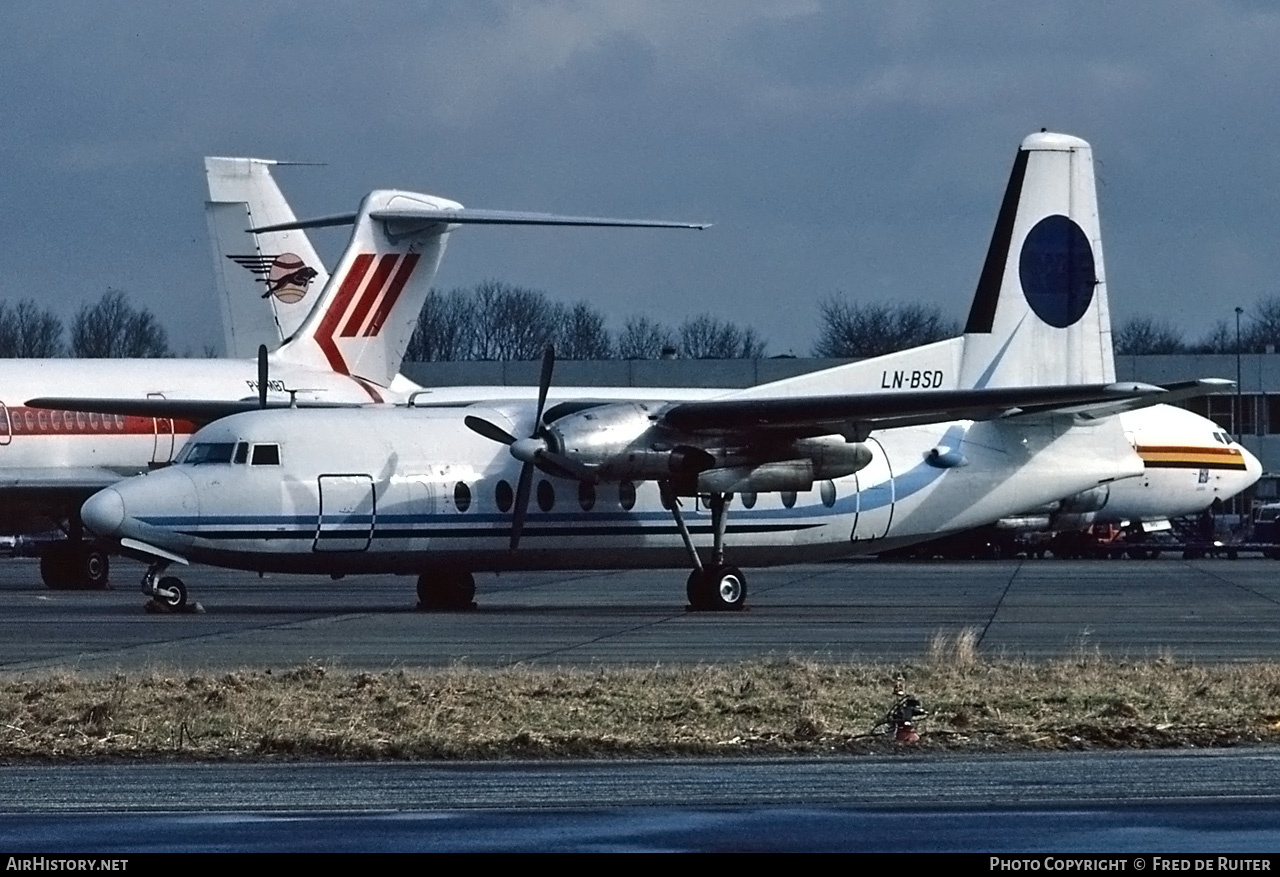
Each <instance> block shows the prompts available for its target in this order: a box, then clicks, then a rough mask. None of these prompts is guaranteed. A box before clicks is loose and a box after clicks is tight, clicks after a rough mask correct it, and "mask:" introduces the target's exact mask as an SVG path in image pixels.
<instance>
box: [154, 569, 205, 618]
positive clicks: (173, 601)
mask: <svg viewBox="0 0 1280 877" xmlns="http://www.w3.org/2000/svg"><path fill="white" fill-rule="evenodd" d="M168 566H169V563H168V561H157V562H156V563H153V564H152V565H151V566H150V568H148V569H147V572H146V575H144V576H143V577H142V593H144V594H146V595H147V596H148V597H150V598H151V602H150V603H148V604H147V606H146V609H147V611H148V612H199V611H201V608H200V604H199V603H189V602H188V599H189V595H188V593H187V586H186V584H184V583H183V581H182V579H180V578H178V577H177V576H161V575H160V574H161V573H162V572H164V571H165V569H166V568H167V567H168Z"/></svg>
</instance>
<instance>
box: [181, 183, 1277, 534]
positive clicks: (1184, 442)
mask: <svg viewBox="0 0 1280 877" xmlns="http://www.w3.org/2000/svg"><path fill="white" fill-rule="evenodd" d="M288 164H298V163H296V162H275V161H269V160H264V159H255V158H206V159H205V170H206V173H207V176H208V184H209V201H208V202H207V203H206V212H207V215H208V218H209V231H210V241H211V245H212V250H213V259H214V265H215V274H216V276H217V280H218V290H219V298H220V301H222V302H223V314H224V326H225V328H226V339H227V347H228V350H233V349H234V350H243V351H245V353H244V354H243V355H249V354H250V353H251V352H252V351H254V350H256V349H257V347H258V345H261V344H265V345H267V346H268V347H271V348H274V347H276V346H278V345H279V344H280V343H282V342H283V341H284V340H286V339H287V338H289V336H290V335H292V334H293V332H294V331H295V330H296V328H297V326H299V325H300V324H301V322H302V321H303V319H305V317H306V316H307V314H308V313H309V312H310V309H311V308H312V306H313V305H314V300H312V299H307V298H305V297H302V298H299V297H296V296H293V297H290V296H286V297H285V299H281V298H280V297H279V296H274V295H264V292H265V290H264V286H265V285H266V284H267V280H266V279H264V278H262V277H259V276H255V275H254V274H253V273H251V272H250V271H246V270H244V269H243V268H242V267H238V266H243V265H246V264H248V263H249V261H250V260H251V259H257V260H259V263H260V264H266V263H267V262H269V261H271V260H274V259H280V258H287V259H288V260H290V261H291V262H292V261H301V262H303V263H305V265H307V266H308V267H309V268H311V270H312V271H313V272H314V273H315V275H316V278H315V282H316V283H321V282H322V281H323V280H324V279H327V278H328V273H327V271H326V270H325V268H324V265H323V263H322V262H321V260H320V257H319V256H318V255H317V254H316V251H315V249H314V247H313V246H312V245H311V242H310V240H309V239H308V238H307V235H306V232H305V231H302V230H300V229H298V228H294V227H292V226H294V225H296V223H297V220H296V217H295V215H294V212H293V209H292V208H291V207H290V206H289V203H288V201H287V199H286V198H285V196H284V194H283V193H282V192H281V190H280V188H279V186H278V185H277V183H276V181H275V179H274V178H273V176H272V173H271V168H272V167H275V166H279V165H288ZM1016 194H1017V193H1016V192H1015V193H1012V195H1010V196H1006V199H1008V198H1009V197H1014V196H1016ZM255 225H275V226H283V227H284V230H281V231H274V232H267V233H260V232H253V231H246V228H249V227H251V226H255ZM246 254H248V255H246ZM279 254H286V255H285V256H284V257H281V256H280V255H279ZM989 258H990V259H995V260H996V261H997V262H998V259H999V258H1000V254H999V253H993V255H992V256H991V257H989ZM1099 258H1100V252H1099ZM999 267H1000V266H999V264H996V263H995V262H993V265H992V267H991V268H990V269H988V271H992V272H993V271H996V270H997V269H998V268H999ZM993 276H994V275H991V274H988V275H987V278H988V279H987V280H986V281H985V282H986V283H988V284H989V283H990V282H991V279H992V277H993ZM263 303H267V304H269V307H263V306H262V304H263ZM404 317H405V318H406V319H413V318H416V315H414V314H408V313H405V314H404ZM970 323H971V324H972V325H973V328H974V329H975V330H976V329H980V328H981V327H982V325H983V324H982V316H981V314H979V313H975V314H974V316H973V317H971V318H970ZM962 346H963V341H962V339H960V338H956V339H952V340H950V341H947V342H943V347H944V349H945V350H946V351H947V354H948V355H951V356H952V357H955V356H958V355H959V350H960V349H961V348H962ZM1110 362H1111V360H1110V358H1107V359H1106V363H1110ZM872 371H873V373H874V370H872ZM913 371H914V370H913ZM943 371H944V372H945V369H944V370H943ZM952 371H953V372H954V369H952ZM926 373H927V370H925V371H921V372H920V374H921V375H923V374H926ZM934 373H936V370H935V372H934ZM1102 376H1103V377H1104V378H1105V377H1113V376H1114V370H1113V368H1112V367H1111V366H1109V365H1108V366H1107V367H1106V368H1104V370H1103V374H1102ZM912 380H913V379H912V377H911V376H910V375H909V373H908V372H907V371H906V370H903V369H898V368H894V369H892V370H889V369H888V368H886V369H885V370H884V372H883V374H882V375H881V380H880V382H879V383H880V387H879V388H880V389H885V388H893V387H894V386H895V384H898V385H899V386H907V387H910V386H911V383H912ZM915 381H916V383H917V384H921V383H926V382H927V383H928V384H933V383H934V382H935V379H934V378H923V377H916V378H915ZM392 387H393V388H397V389H399V390H401V391H402V392H404V393H412V392H414V391H416V390H420V389H422V388H420V387H418V386H417V385H416V384H414V383H413V382H412V381H410V380H409V379H407V378H405V377H404V376H403V375H399V376H397V377H396V378H395V379H394V380H393V382H392ZM871 389H875V388H874V387H868V386H862V387H860V388H859V390H860V391H868V390H871ZM430 393H431V395H430V398H431V399H432V402H433V404H450V403H452V404H461V403H464V402H468V401H469V402H480V401H486V400H488V401H494V400H512V399H518V398H526V399H532V398H534V393H535V388H534V387H527V388H518V387H509V386H470V387H456V388H435V389H433V390H431V391H430ZM688 393H689V391H688V390H678V389H671V388H661V387H655V388H644V389H638V388H634V387H631V388H628V387H563V388H561V387H553V388H552V390H551V398H552V399H553V400H563V399H581V398H592V399H597V400H599V399H606V398H607V399H628V398H633V397H635V396H636V395H637V394H642V395H644V396H646V397H648V398H658V399H684V400H688V399H691V398H710V397H711V396H713V395H716V394H715V392H714V391H706V392H705V393H703V394H699V395H698V396H692V397H691V396H689V395H688ZM1118 416H1119V418H1120V422H1121V424H1122V425H1123V427H1124V432H1125V435H1126V437H1128V439H1129V443H1130V444H1131V445H1132V446H1133V447H1134V449H1135V450H1136V451H1137V453H1138V455H1139V456H1140V457H1141V458H1142V460H1143V463H1144V471H1143V474H1142V475H1141V476H1140V477H1138V478H1128V479H1124V480H1122V481H1117V482H1114V483H1110V484H1106V485H1102V486H1100V487H1096V488H1093V489H1091V490H1088V491H1085V492H1084V493H1082V494H1078V495H1075V496H1071V497H1067V498H1065V499H1062V498H1059V500H1058V501H1055V502H1054V503H1053V504H1052V507H1051V508H1049V509H1044V510H1040V513H1037V514H1032V515H1028V514H1026V513H1025V510H1024V512H1023V513H1021V514H1019V515H1017V516H1015V519H1014V520H1005V521H1001V522H1000V524H1001V525H1005V526H1010V525H1013V524H1026V523H1028V522H1032V523H1033V524H1034V526H1033V529H1047V530H1051V531H1061V532H1069V531H1077V530H1083V529H1085V528H1087V527H1089V526H1090V525H1092V524H1094V523H1099V524H1102V523H1110V524H1131V525H1135V526H1136V525H1139V524H1141V523H1143V522H1146V523H1148V524H1151V525H1156V526H1159V525H1164V526H1167V521H1168V519H1170V518H1176V517H1181V516H1184V515H1193V514H1198V513H1199V512H1201V511H1203V510H1204V509H1206V508H1208V507H1209V506H1211V505H1212V504H1213V503H1214V501H1215V500H1223V501H1225V500H1227V499H1230V498H1231V497H1233V496H1235V495H1236V494H1238V493H1240V492H1241V491H1243V490H1245V489H1246V488H1248V487H1250V486H1252V485H1253V483H1254V482H1256V481H1257V479H1258V477H1259V476H1260V474H1261V467H1260V465H1259V464H1258V461H1257V460H1256V458H1254V457H1253V456H1252V455H1251V454H1249V453H1248V452H1247V451H1245V450H1244V449H1243V448H1242V447H1241V446H1240V445H1239V444H1237V443H1236V442H1234V441H1233V440H1232V439H1231V437H1230V435H1228V434H1227V433H1226V432H1224V431H1223V430H1222V429H1221V428H1220V427H1219V426H1218V425H1217V424H1215V423H1214V422H1213V421H1211V420H1208V419H1207V418H1204V417H1201V416H1200V415H1198V414H1195V413H1193V412H1191V411H1188V410H1186V409H1183V408H1179V407H1176V406H1173V405H1166V404H1160V405H1152V406H1150V407H1146V408H1140V409H1137V410H1132V411H1123V412H1121V413H1120V414H1119V415H1118Z"/></svg>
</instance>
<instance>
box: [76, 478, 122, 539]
mask: <svg viewBox="0 0 1280 877" xmlns="http://www.w3.org/2000/svg"><path fill="white" fill-rule="evenodd" d="M80 520H82V521H84V525H85V526H86V527H88V528H89V529H90V530H92V531H93V532H95V533H97V534H98V535H99V536H103V537H111V536H116V535H118V534H119V530H120V525H121V524H123V523H124V497H122V496H120V491H118V490H116V489H115V488H114V487H108V488H107V489H105V490H100V491H98V492H97V493H95V494H94V495H93V496H91V497H89V498H88V499H87V500H85V503H84V505H82V506H81V507H80Z"/></svg>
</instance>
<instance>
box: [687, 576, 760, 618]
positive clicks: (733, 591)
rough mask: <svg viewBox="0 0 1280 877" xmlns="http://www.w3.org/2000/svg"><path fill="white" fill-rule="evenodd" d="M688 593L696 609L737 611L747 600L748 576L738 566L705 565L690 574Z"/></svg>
mask: <svg viewBox="0 0 1280 877" xmlns="http://www.w3.org/2000/svg"><path fill="white" fill-rule="evenodd" d="M686 593H687V594H688V597H689V608H691V609H693V610H695V611H708V610H710V611H737V610H739V609H742V608H743V606H745V605H746V602H747V577H746V576H744V575H743V574H742V570H740V569H738V568H737V567H736V566H718V567H716V566H708V567H703V570H702V573H701V574H699V573H698V571H697V570H694V571H693V572H692V573H691V574H690V575H689V582H688V585H687V586H686Z"/></svg>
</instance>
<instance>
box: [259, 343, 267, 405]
mask: <svg viewBox="0 0 1280 877" xmlns="http://www.w3.org/2000/svg"><path fill="white" fill-rule="evenodd" d="M258 407H259V408H266V407H267V345H265V344H259V345H258Z"/></svg>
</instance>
